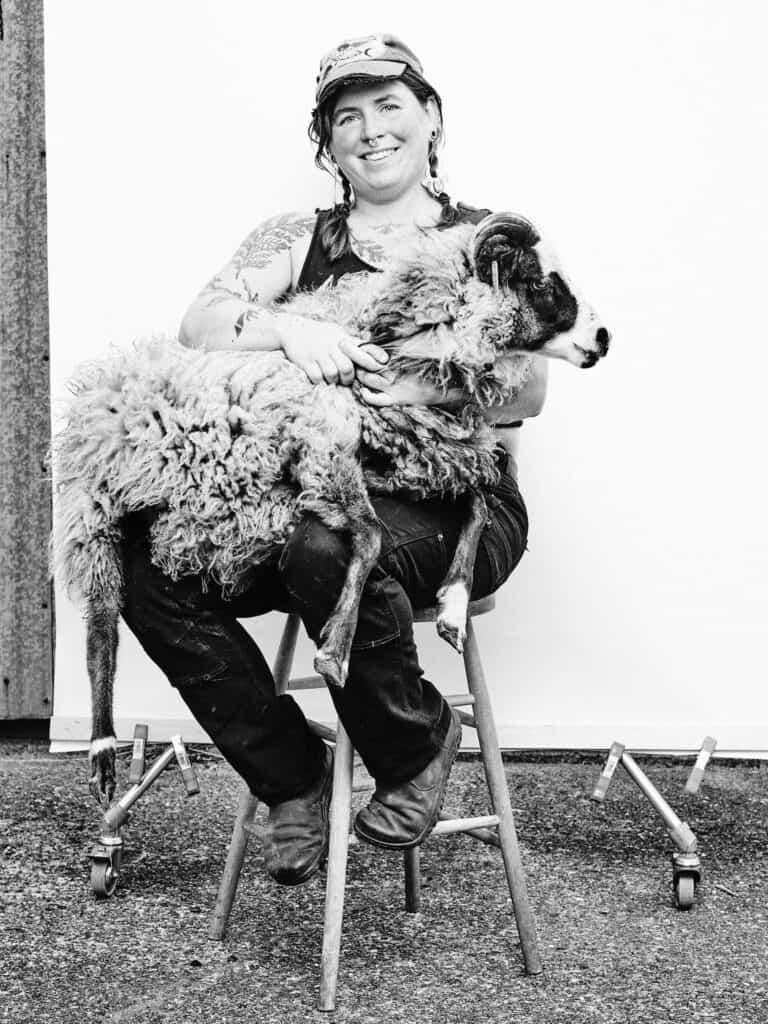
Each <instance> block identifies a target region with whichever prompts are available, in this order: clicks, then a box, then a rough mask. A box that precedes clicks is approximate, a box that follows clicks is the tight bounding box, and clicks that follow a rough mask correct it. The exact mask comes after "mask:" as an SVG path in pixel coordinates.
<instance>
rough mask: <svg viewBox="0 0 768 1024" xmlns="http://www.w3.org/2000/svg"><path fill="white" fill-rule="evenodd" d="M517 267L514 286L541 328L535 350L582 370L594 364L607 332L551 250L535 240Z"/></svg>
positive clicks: (601, 353)
mask: <svg viewBox="0 0 768 1024" xmlns="http://www.w3.org/2000/svg"><path fill="white" fill-rule="evenodd" d="M519 266H520V272H519V280H518V282H517V284H516V289H517V291H518V294H520V293H521V292H522V293H523V294H524V298H525V300H527V302H528V303H529V305H530V307H531V309H532V310H533V312H534V314H535V317H536V319H537V321H538V322H539V323H540V324H541V326H542V328H543V330H542V334H541V338H542V340H541V344H540V345H539V351H541V352H542V353H544V354H546V355H548V356H553V357H555V358H557V359H566V360H567V361H568V362H569V363H573V364H574V365H575V366H579V367H582V368H585V369H586V368H588V367H590V366H594V365H595V363H596V362H597V361H598V360H599V359H601V358H602V357H603V356H604V355H606V354H607V352H608V346H609V345H610V341H611V335H610V333H609V331H608V329H607V328H606V327H604V326H603V325H602V323H601V322H600V319H599V317H598V316H597V313H596V312H595V310H594V309H593V308H592V306H590V304H589V303H588V302H587V301H586V300H585V299H584V298H583V297H582V296H580V295H578V293H577V292H576V290H575V289H574V288H573V286H572V285H571V283H570V282H569V281H568V279H567V278H566V276H565V273H564V272H563V270H562V268H561V267H560V264H559V263H558V261H557V258H556V256H555V254H554V252H553V250H552V249H551V248H550V247H549V246H547V245H546V244H545V243H543V242H537V244H536V245H535V246H534V247H533V249H531V250H528V251H527V252H524V253H523V254H522V256H521V258H520V261H519ZM547 327H549V328H550V329H551V331H552V335H551V337H547V333H548V332H547Z"/></svg>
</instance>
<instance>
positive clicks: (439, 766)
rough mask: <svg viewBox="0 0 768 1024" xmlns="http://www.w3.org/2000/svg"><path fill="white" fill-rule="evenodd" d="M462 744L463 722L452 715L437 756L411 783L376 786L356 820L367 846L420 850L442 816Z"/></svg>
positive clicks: (361, 836) (453, 712) (359, 834)
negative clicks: (452, 772) (449, 777)
mask: <svg viewBox="0 0 768 1024" xmlns="http://www.w3.org/2000/svg"><path fill="white" fill-rule="evenodd" d="M460 743H461V719H460V718H459V713H458V711H455V710H452V711H451V724H450V726H449V728H448V732H447V733H446V736H445V739H444V740H443V745H442V747H441V748H440V750H439V752H438V753H437V755H436V756H435V757H434V758H433V759H432V760H431V761H430V762H429V764H428V765H427V766H426V768H422V770H421V771H420V772H419V774H418V775H416V776H415V777H414V778H413V779H411V780H410V782H401V783H400V784H399V785H397V786H382V785H381V784H378V783H377V785H376V790H375V792H374V794H373V796H372V797H371V800H370V803H369V804H368V806H367V807H364V808H363V810H362V811H360V812H359V814H358V815H357V817H356V818H355V832H356V833H357V834H358V836H360V838H361V839H364V840H365V841H366V842H367V843H373V845H374V846H383V847H385V848H386V849H388V850H407V849H409V848H410V847H412V846H418V845H419V843H420V842H422V840H423V839H424V838H425V837H426V836H427V835H428V834H429V833H430V832H431V831H432V829H433V828H434V827H435V823H436V822H437V819H438V817H439V815H440V810H441V808H442V806H443V800H444V799H445V790H446V787H447V785H448V776H449V775H450V773H451V766H452V765H453V762H454V761H455V760H456V755H457V754H458V752H459V744H460Z"/></svg>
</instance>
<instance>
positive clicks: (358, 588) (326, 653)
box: [315, 497, 381, 686]
mask: <svg viewBox="0 0 768 1024" xmlns="http://www.w3.org/2000/svg"><path fill="white" fill-rule="evenodd" d="M365 504H366V505H367V506H368V507H367V508H366V509H358V510H356V511H355V513H354V518H353V519H352V524H351V526H350V537H351V542H352V554H351V557H350V560H349V566H348V568H347V575H346V577H345V579H344V586H343V587H342V589H341V593H340V594H339V599H338V601H337V602H336V607H335V608H334V609H333V611H332V612H331V614H330V617H329V618H328V621H327V622H326V624H325V625H324V626H323V630H322V632H321V634H320V641H321V647H320V648H319V650H318V652H317V655H316V656H315V671H316V672H318V673H319V674H320V675H321V676H323V678H324V679H325V680H326V682H328V683H333V684H335V685H336V686H343V685H344V683H345V681H346V678H347V672H348V671H349V657H350V653H351V650H352V639H353V637H354V635H355V629H356V628H357V618H358V613H359V609H360V598H361V597H362V593H363V588H364V587H365V582H366V580H367V579H368V576H369V575H370V572H371V569H372V568H373V567H374V565H376V562H377V560H378V557H379V552H380V551H381V528H380V527H379V524H378V521H377V519H376V514H375V513H374V511H373V508H372V507H371V505H370V502H368V499H367V497H366V499H365ZM361 513H362V514H361Z"/></svg>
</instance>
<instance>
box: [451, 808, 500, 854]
mask: <svg viewBox="0 0 768 1024" xmlns="http://www.w3.org/2000/svg"><path fill="white" fill-rule="evenodd" d="M440 820H441V821H449V820H450V819H449V817H448V815H447V814H441V815H440ZM463 835H465V836H471V838H472V839H479V840H480V842H481V843H485V844H486V846H495V847H496V849H497V850H498V849H499V848H500V847H501V841H500V840H499V834H498V832H496V831H494V829H492V828H468V829H466V830H465V831H464V832H463Z"/></svg>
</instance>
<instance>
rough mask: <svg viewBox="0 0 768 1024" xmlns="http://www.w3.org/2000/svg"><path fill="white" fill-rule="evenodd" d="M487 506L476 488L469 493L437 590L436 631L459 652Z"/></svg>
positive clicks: (464, 636) (465, 636)
mask: <svg viewBox="0 0 768 1024" xmlns="http://www.w3.org/2000/svg"><path fill="white" fill-rule="evenodd" d="M487 517H488V508H487V505H486V503H485V498H484V497H483V495H482V494H481V493H480V492H479V491H471V492H470V495H469V515H468V517H467V519H466V521H465V522H464V524H463V525H462V528H461V533H460V534H459V541H458V544H457V545H456V551H455V553H454V556H453V561H452V562H451V567H450V569H449V570H448V575H447V576H446V578H445V580H444V581H443V585H442V586H441V587H440V589H439V590H438V592H437V632H438V633H439V634H440V636H441V637H442V638H443V639H444V640H447V641H448V643H449V644H450V645H451V647H455V648H456V650H457V651H458V652H459V654H461V653H462V651H463V650H464V641H465V640H466V638H467V613H468V610H469V595H470V592H471V590H472V576H473V574H474V571H475V558H476V557H477V546H478V544H479V543H480V535H481V534H482V532H483V527H484V526H485V523H486V519H487Z"/></svg>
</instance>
